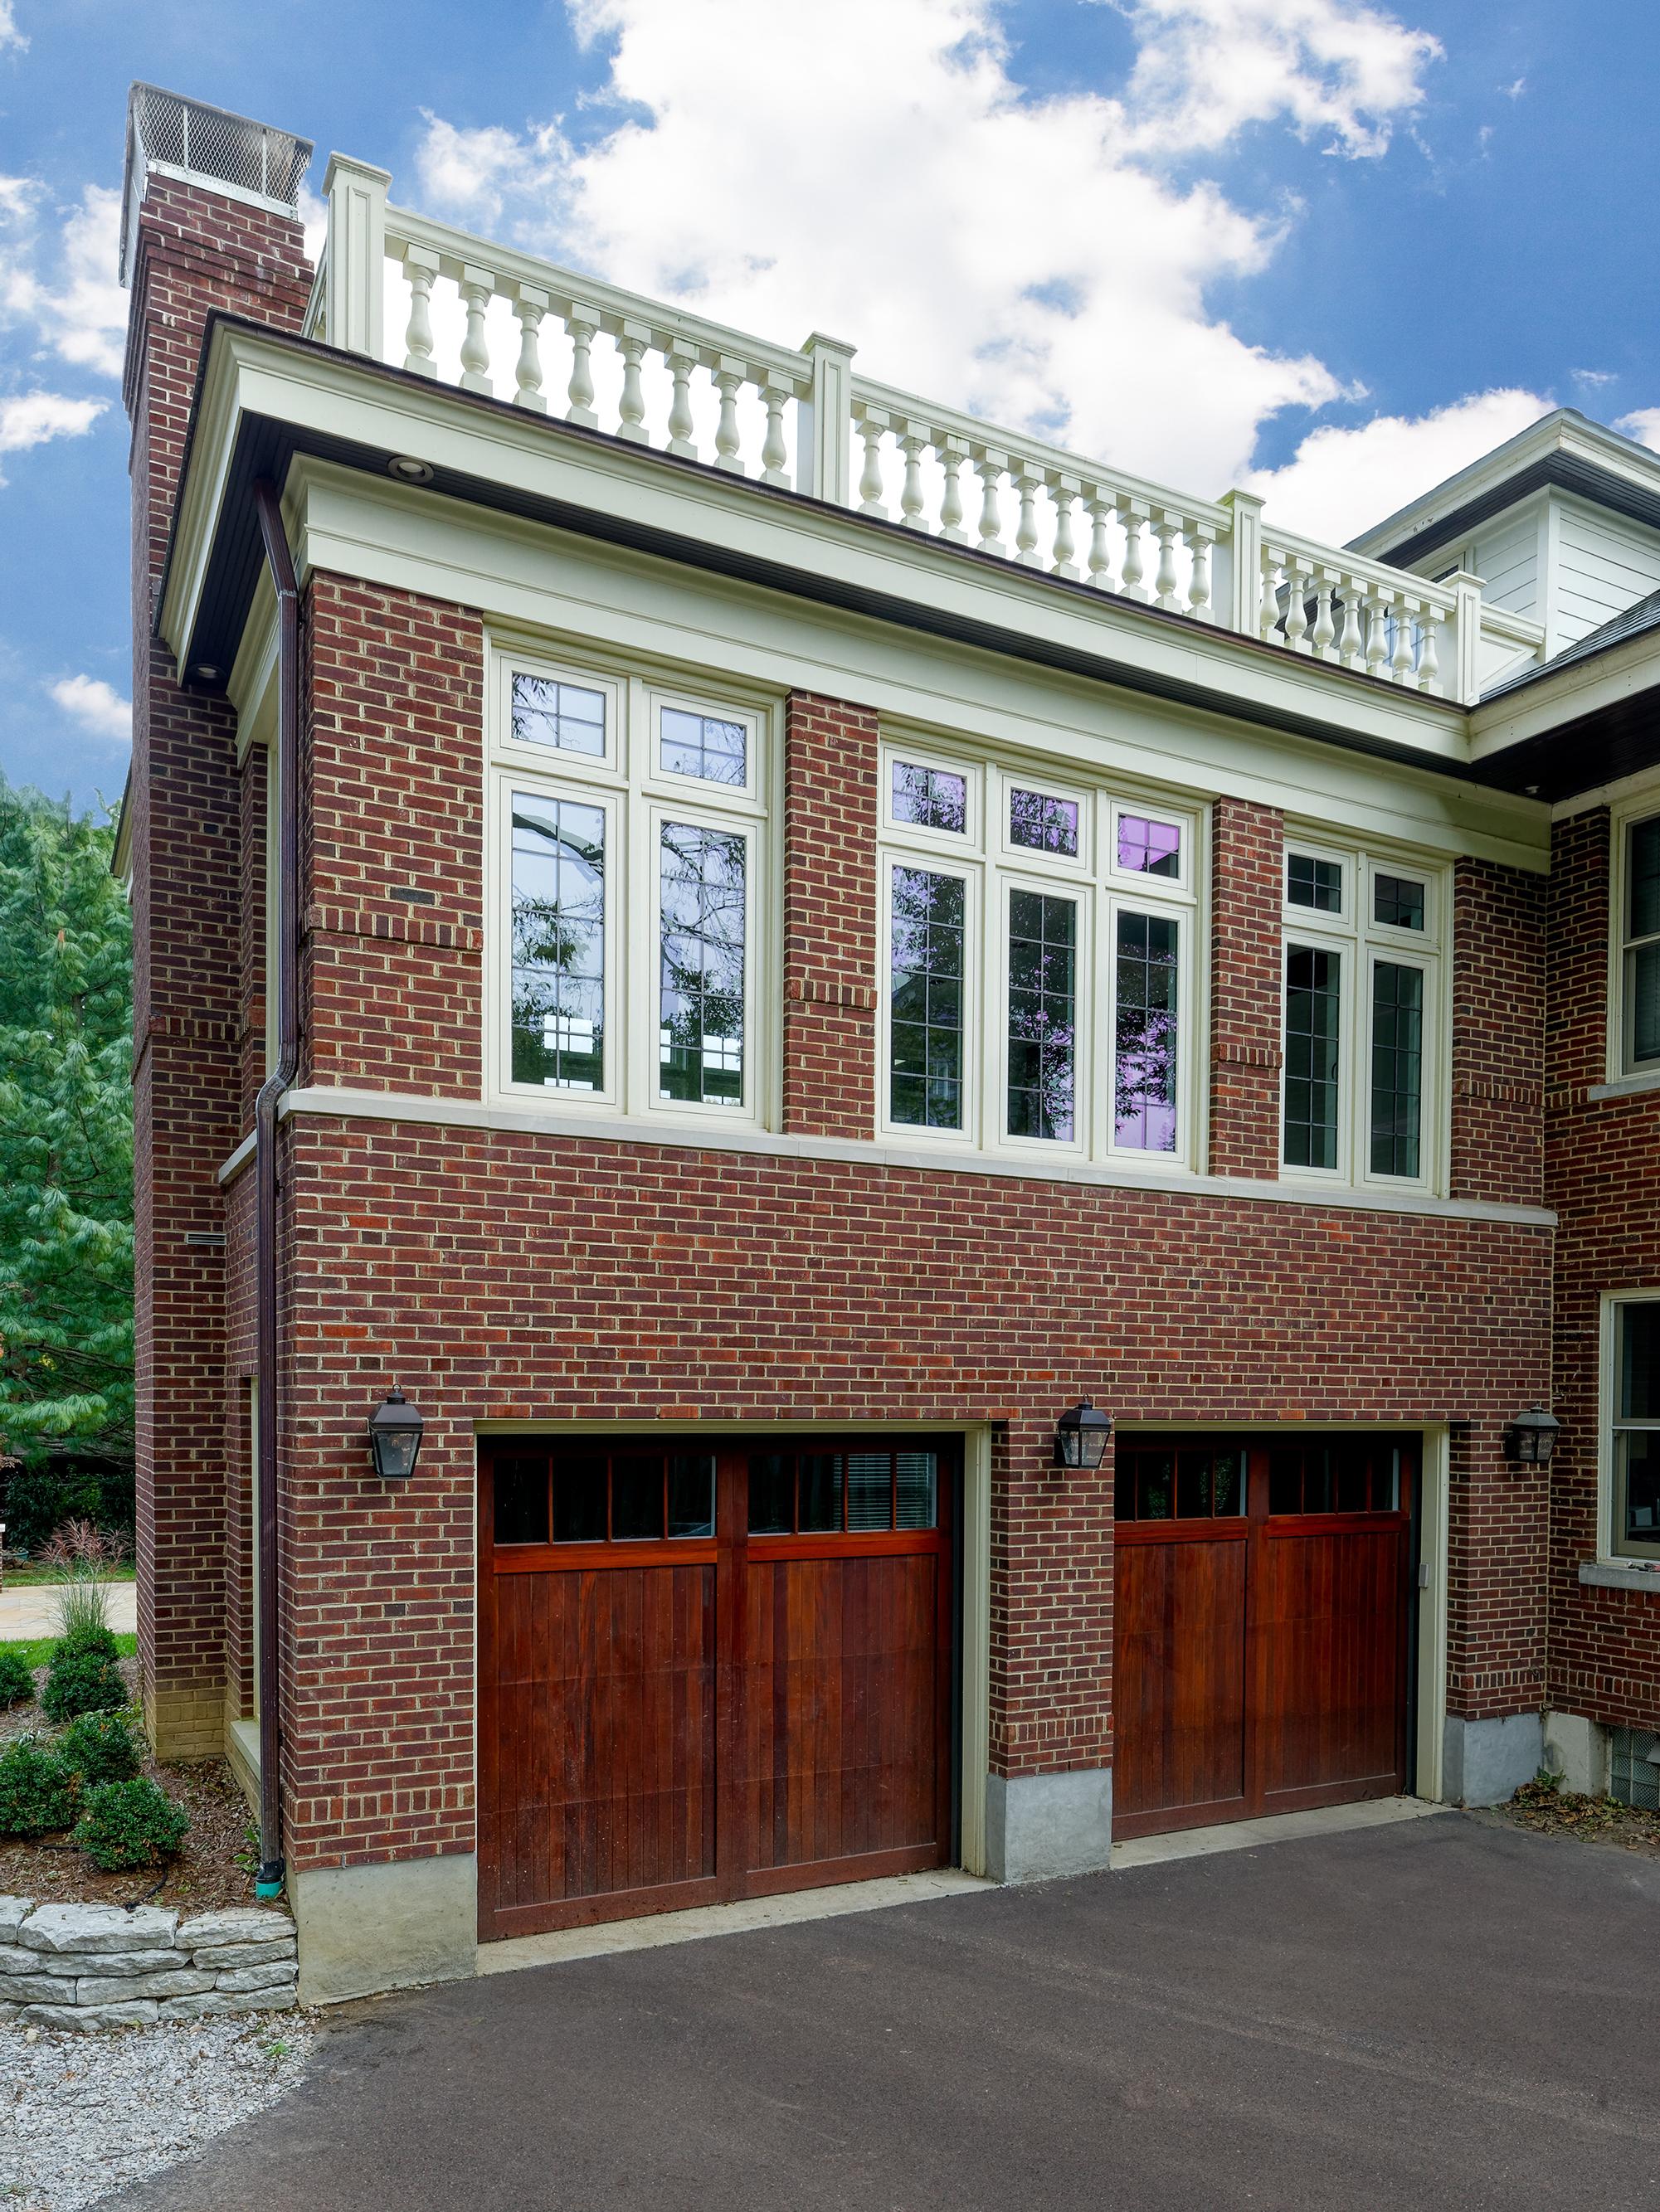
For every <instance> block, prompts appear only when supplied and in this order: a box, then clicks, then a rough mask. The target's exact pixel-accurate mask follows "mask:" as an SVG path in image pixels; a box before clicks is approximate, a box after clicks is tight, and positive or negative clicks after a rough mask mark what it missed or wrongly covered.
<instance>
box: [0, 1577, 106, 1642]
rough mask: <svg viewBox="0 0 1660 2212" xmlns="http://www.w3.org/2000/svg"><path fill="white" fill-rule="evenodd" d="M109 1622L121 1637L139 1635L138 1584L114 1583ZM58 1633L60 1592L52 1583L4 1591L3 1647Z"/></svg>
mask: <svg viewBox="0 0 1660 2212" xmlns="http://www.w3.org/2000/svg"><path fill="white" fill-rule="evenodd" d="M109 1621H110V1626H111V1627H112V1629H113V1630H114V1631H115V1632H116V1634H117V1635H118V1636H131V1635H132V1634H133V1633H134V1632H136V1630H137V1626H138V1585H137V1583H111V1584H110V1589H109ZM57 1633H58V1593H57V1591H56V1590H55V1589H53V1588H52V1584H51V1583H31V1584H30V1585H29V1587H28V1588H27V1589H3V1590H0V1644H19V1643H22V1642H24V1641H25V1640H26V1639H28V1638H33V1637H37V1636H56V1635H57Z"/></svg>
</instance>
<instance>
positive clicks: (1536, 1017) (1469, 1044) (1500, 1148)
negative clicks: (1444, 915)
mask: <svg viewBox="0 0 1660 2212" xmlns="http://www.w3.org/2000/svg"><path fill="white" fill-rule="evenodd" d="M1544 924H1545V878H1543V877H1542V876H1538V875H1533V874H1529V872H1527V871H1526V870H1525V869H1522V868H1506V867H1501V866H1499V865H1498V864H1497V863H1496V862H1494V861H1492V860H1468V859H1465V860H1460V861H1459V862H1458V863H1457V865H1456V868H1455V869H1454V872H1453V896H1452V944H1453V957H1452V1176H1451V1181H1450V1190H1451V1193H1452V1195H1453V1196H1454V1197H1455V1198H1484V1199H1496V1200H1501V1201H1507V1202H1509V1203H1510V1204H1511V1205H1516V1206H1538V1205H1539V1204H1541V1201H1542V1198H1543V1187H1544V1170H1545V1144H1544V1121H1543V1115H1542V1107H1543V1102H1544V1085H1543V1082H1542V1080H1541V1071H1542V1069H1543V1066H1544V1049H1545V1036H1544V1023H1545V928H1544Z"/></svg>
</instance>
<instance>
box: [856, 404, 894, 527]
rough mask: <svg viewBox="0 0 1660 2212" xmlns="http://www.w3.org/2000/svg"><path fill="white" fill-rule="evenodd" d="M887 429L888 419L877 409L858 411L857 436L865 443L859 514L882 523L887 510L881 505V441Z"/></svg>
mask: <svg viewBox="0 0 1660 2212" xmlns="http://www.w3.org/2000/svg"><path fill="white" fill-rule="evenodd" d="M887 427H888V418H887V416H885V415H884V414H883V413H882V412H881V410H879V408H874V407H861V408H860V410H859V435H860V437H861V438H862V439H863V440H864V441H865V465H864V467H863V468H862V469H861V470H860V474H859V512H860V514H874V515H876V516H878V517H879V519H880V520H883V521H884V522H885V521H886V520H887V515H888V510H887V509H886V507H884V506H883V504H882V491H883V483H882V440H883V438H884V436H885V435H886V432H887Z"/></svg>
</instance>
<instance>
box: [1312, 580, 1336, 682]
mask: <svg viewBox="0 0 1660 2212" xmlns="http://www.w3.org/2000/svg"><path fill="white" fill-rule="evenodd" d="M1341 580H1342V579H1341V577H1340V576H1339V575H1338V574H1337V572H1336V570H1335V569H1334V568H1323V569H1322V570H1321V571H1320V573H1319V574H1318V576H1317V577H1316V579H1315V588H1314V628H1313V629H1312V631H1311V632H1310V635H1309V643H1310V645H1311V646H1312V647H1314V650H1315V652H1316V653H1317V654H1318V655H1319V657H1320V658H1321V659H1322V660H1335V659H1336V658H1337V655H1336V653H1335V652H1334V651H1333V649H1332V640H1333V639H1334V638H1335V636H1336V635H1337V624H1336V622H1335V619H1334V617H1333V615H1332V611H1331V595H1332V592H1333V591H1334V589H1335V586H1337V585H1338V584H1339V583H1341Z"/></svg>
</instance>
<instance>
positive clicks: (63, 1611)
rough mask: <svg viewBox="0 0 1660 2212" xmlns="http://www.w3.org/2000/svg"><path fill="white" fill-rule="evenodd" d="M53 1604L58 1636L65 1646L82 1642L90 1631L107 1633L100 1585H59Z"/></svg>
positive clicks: (106, 1604) (106, 1611)
mask: <svg viewBox="0 0 1660 2212" xmlns="http://www.w3.org/2000/svg"><path fill="white" fill-rule="evenodd" d="M53 1602H54V1603H55V1605H56V1606H57V1608H58V1636H59V1638H61V1640H62V1641H63V1642H64V1643H65V1644H76V1643H80V1642H82V1641H83V1640H84V1639H85V1638H86V1637H87V1636H88V1634H89V1633H90V1632H91V1631H93V1630H94V1629H102V1631H103V1632H104V1633H105V1635H106V1636H107V1635H108V1634H109V1624H110V1601H109V1597H108V1595H107V1593H106V1587H105V1585H104V1584H103V1583H94V1582H85V1581H82V1580H81V1579H79V1578H78V1577H77V1579H76V1581H74V1582H69V1583H59V1585H58V1593H57V1596H56V1598H55V1599H54V1601H53Z"/></svg>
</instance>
